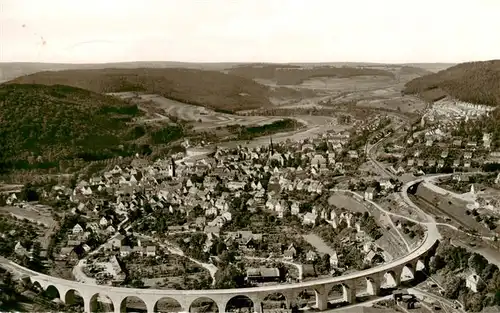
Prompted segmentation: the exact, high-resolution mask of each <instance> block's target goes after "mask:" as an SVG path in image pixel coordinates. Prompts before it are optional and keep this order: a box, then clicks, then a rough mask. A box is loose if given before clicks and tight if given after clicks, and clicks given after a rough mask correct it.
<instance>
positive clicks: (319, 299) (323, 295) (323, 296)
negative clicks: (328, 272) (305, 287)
mask: <svg viewBox="0 0 500 313" xmlns="http://www.w3.org/2000/svg"><path fill="white" fill-rule="evenodd" d="M327 290H328V289H327V288H326V286H325V285H322V286H319V287H318V288H316V289H315V290H314V293H315V294H316V308H317V309H318V310H320V311H324V310H326V309H328V291H327Z"/></svg>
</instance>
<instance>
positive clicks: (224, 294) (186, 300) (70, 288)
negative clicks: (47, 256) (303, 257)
mask: <svg viewBox="0 0 500 313" xmlns="http://www.w3.org/2000/svg"><path fill="white" fill-rule="evenodd" d="M407 187H408V186H406V188H405V189H404V190H407ZM405 195H406V194H405ZM423 225H425V226H426V228H427V232H426V233H425V236H424V239H423V240H422V241H421V242H420V244H419V245H418V247H417V248H415V249H414V250H413V251H411V252H409V253H408V254H407V255H405V256H404V257H401V258H399V259H395V260H393V261H391V262H389V263H386V264H382V265H379V266H376V267H373V268H370V269H366V270H362V271H357V272H353V273H349V274H346V275H342V276H338V277H328V278H323V279H317V280H311V281H305V282H299V283H291V284H281V285H270V286H261V287H249V288H240V289H210V290H159V289H135V288H121V287H111V286H107V285H92V284H85V283H80V282H76V281H71V280H66V279H62V278H57V277H52V276H48V275H44V274H41V273H37V272H35V271H32V270H29V269H27V268H24V267H21V266H20V265H18V264H16V263H13V262H9V264H7V265H8V266H9V267H10V268H12V269H14V270H15V271H16V272H19V273H21V274H22V276H23V278H24V279H29V280H30V281H31V282H32V283H33V284H35V285H36V284H39V287H41V288H42V289H43V290H47V289H52V290H53V291H54V289H55V290H57V293H58V295H59V298H60V299H61V300H62V301H63V302H64V303H67V304H72V303H73V302H74V301H75V299H76V297H75V296H76V295H77V294H78V295H79V296H81V297H82V298H83V303H84V310H85V312H95V310H96V304H97V299H98V298H102V297H107V298H108V299H109V300H110V301H111V303H112V304H113V309H114V312H123V311H124V310H125V307H126V300H127V299H128V298H130V297H134V299H135V298H138V299H140V300H142V302H143V303H144V304H145V306H146V308H147V312H148V313H149V312H157V311H158V309H157V304H158V303H159V301H160V300H163V299H169V300H170V301H173V300H175V302H177V304H178V305H179V306H180V308H181V310H182V311H190V309H191V305H192V304H193V303H194V302H195V301H198V300H199V299H200V298H203V299H207V298H208V300H210V301H213V302H214V303H215V304H216V305H217V308H218V311H219V312H226V311H227V310H228V303H229V302H230V301H231V300H232V299H235V298H241V297H246V298H247V299H249V300H251V302H252V304H253V308H254V311H255V312H258V313H260V312H262V303H263V302H264V300H265V299H266V297H267V296H269V295H273V294H281V295H282V296H284V297H285V298H286V300H285V302H286V307H287V308H290V306H291V305H292V304H293V303H294V302H295V301H296V299H297V298H298V296H299V294H300V293H301V292H304V291H308V292H310V293H311V294H312V293H314V295H315V307H316V309H317V310H319V311H322V310H326V309H327V308H328V303H329V301H330V300H331V299H329V292H330V291H331V290H332V289H333V288H334V287H337V288H339V290H342V295H343V301H342V300H340V301H342V302H344V303H353V302H355V301H356V292H357V289H359V286H360V285H363V284H366V293H367V294H369V295H380V292H381V287H382V285H383V284H384V283H385V284H386V286H387V285H391V287H397V286H399V285H400V283H401V279H402V277H403V276H405V275H403V274H404V273H403V272H406V274H407V275H406V276H410V277H413V276H414V275H415V274H416V272H417V271H425V270H426V268H428V264H429V259H430V257H431V256H432V254H433V253H434V250H435V247H436V245H437V243H438V240H439V238H440V235H439V232H438V229H437V226H436V224H435V223H433V222H430V223H425V224H423Z"/></svg>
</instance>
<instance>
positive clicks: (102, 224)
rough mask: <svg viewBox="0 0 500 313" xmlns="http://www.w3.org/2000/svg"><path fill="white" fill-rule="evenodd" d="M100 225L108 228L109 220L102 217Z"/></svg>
mask: <svg viewBox="0 0 500 313" xmlns="http://www.w3.org/2000/svg"><path fill="white" fill-rule="evenodd" d="M99 225H100V226H101V227H106V226H108V220H107V219H106V218H105V217H104V216H103V217H101V219H100V220H99Z"/></svg>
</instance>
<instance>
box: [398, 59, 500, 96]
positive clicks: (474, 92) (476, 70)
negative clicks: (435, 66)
mask: <svg viewBox="0 0 500 313" xmlns="http://www.w3.org/2000/svg"><path fill="white" fill-rule="evenodd" d="M404 92H405V93H407V94H419V95H420V96H422V97H423V98H425V99H427V100H431V101H434V100H437V99H440V98H443V97H445V96H451V97H453V98H456V99H460V100H462V101H468V102H473V103H480V104H489V105H499V104H500V60H493V61H485V62H471V63H461V64H458V65H456V66H453V67H450V68H448V69H446V70H443V71H440V72H438V73H435V74H431V75H426V76H423V77H419V78H416V79H414V80H412V81H410V82H408V83H407V84H406V86H405V90H404Z"/></svg>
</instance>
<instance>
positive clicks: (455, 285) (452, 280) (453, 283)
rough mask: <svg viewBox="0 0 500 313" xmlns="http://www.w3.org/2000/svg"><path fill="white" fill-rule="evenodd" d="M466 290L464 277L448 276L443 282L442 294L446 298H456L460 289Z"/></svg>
mask: <svg viewBox="0 0 500 313" xmlns="http://www.w3.org/2000/svg"><path fill="white" fill-rule="evenodd" d="M462 290H467V289H466V287H465V279H463V278H462V277H459V276H451V275H450V276H448V277H447V278H446V281H445V284H444V296H445V297H446V298H448V299H458V296H459V295H460V291H462Z"/></svg>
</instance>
